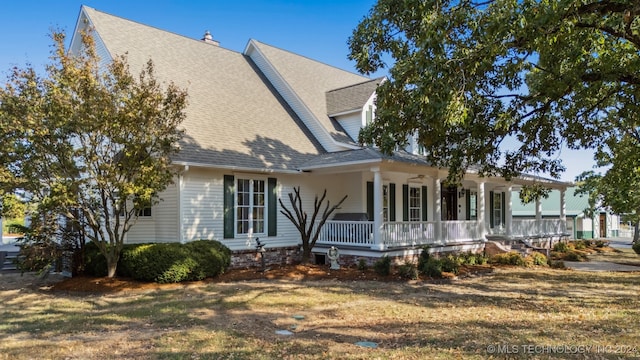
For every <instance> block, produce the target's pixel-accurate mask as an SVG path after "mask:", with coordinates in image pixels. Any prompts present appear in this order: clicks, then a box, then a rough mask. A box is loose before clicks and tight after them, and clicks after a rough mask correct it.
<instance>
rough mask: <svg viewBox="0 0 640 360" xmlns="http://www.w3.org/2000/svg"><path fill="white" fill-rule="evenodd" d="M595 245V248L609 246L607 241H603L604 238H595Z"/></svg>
mask: <svg viewBox="0 0 640 360" xmlns="http://www.w3.org/2000/svg"><path fill="white" fill-rule="evenodd" d="M595 245H596V247H597V248H603V247H607V246H609V242H608V241H604V240H596V244H595Z"/></svg>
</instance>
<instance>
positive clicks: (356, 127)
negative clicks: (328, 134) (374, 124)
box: [335, 111, 362, 141]
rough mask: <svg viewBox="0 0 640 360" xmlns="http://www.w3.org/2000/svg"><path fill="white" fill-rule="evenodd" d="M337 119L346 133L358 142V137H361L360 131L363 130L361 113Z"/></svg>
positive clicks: (337, 117)
mask: <svg viewBox="0 0 640 360" xmlns="http://www.w3.org/2000/svg"><path fill="white" fill-rule="evenodd" d="M335 119H336V120H337V121H338V122H339V123H340V125H341V126H342V128H343V129H344V131H346V133H347V134H348V135H349V137H351V139H353V141H358V135H360V129H362V112H361V111H358V112H355V113H351V114H348V115H341V116H336V117H335Z"/></svg>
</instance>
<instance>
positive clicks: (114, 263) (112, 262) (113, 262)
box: [106, 256, 118, 278]
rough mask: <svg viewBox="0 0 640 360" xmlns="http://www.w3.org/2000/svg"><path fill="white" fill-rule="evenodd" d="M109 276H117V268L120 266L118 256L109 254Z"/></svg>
mask: <svg viewBox="0 0 640 360" xmlns="http://www.w3.org/2000/svg"><path fill="white" fill-rule="evenodd" d="M106 259H107V277H109V278H113V277H115V276H116V269H117V267H118V259H117V257H116V258H115V259H114V258H113V257H111V256H107V257H106Z"/></svg>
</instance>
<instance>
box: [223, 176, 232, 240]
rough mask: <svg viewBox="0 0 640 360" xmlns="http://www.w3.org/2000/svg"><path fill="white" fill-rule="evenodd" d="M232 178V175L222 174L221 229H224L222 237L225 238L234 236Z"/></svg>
mask: <svg viewBox="0 0 640 360" xmlns="http://www.w3.org/2000/svg"><path fill="white" fill-rule="evenodd" d="M234 181H235V180H234V178H233V175H225V176H224V199H223V202H224V212H223V215H222V219H223V223H224V225H223V229H224V234H223V236H224V238H225V239H230V238H233V237H234V231H233V228H234V224H233V223H234V219H235V213H234V210H233V209H234V208H235V206H234V205H235V204H234V203H233V192H234V189H235V184H234Z"/></svg>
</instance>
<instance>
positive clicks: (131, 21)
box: [81, 5, 244, 55]
mask: <svg viewBox="0 0 640 360" xmlns="http://www.w3.org/2000/svg"><path fill="white" fill-rule="evenodd" d="M85 8H86V9H91V10H93V11H95V12H98V13H101V14H104V15H107V16H111V17H114V18H118V19H120V20H124V21H127V22H130V23H134V24H137V25H141V26H145V27H148V28H151V29H154V30H157V31H161V32H163V33H167V34H171V35H175V36H179V37H181V38H184V39H187V40H191V41H195V42H197V43H202V44H203V45H207V46H213V47H214V48H217V49H221V50H225V51H229V52H232V53H236V54H238V55H244V54H243V53H242V52H240V51H236V50H232V49H229V48H226V47H223V46H219V45H218V46H214V45H211V44H208V43H206V42H204V41H202V40H198V39H197V38H193V37H189V36H187V35H183V34H178V33H176V32H173V31H169V30H164V29H161V28H159V27H157V26H153V25H149V24H145V23H142V22H140V21H136V20H131V19H127V18H125V17H122V16H118V15H114V14H111V13H108V12H106V11H102V10H98V9H96V8H93V7H91V6H87V5H82V7H81V10H82V9H85Z"/></svg>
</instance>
